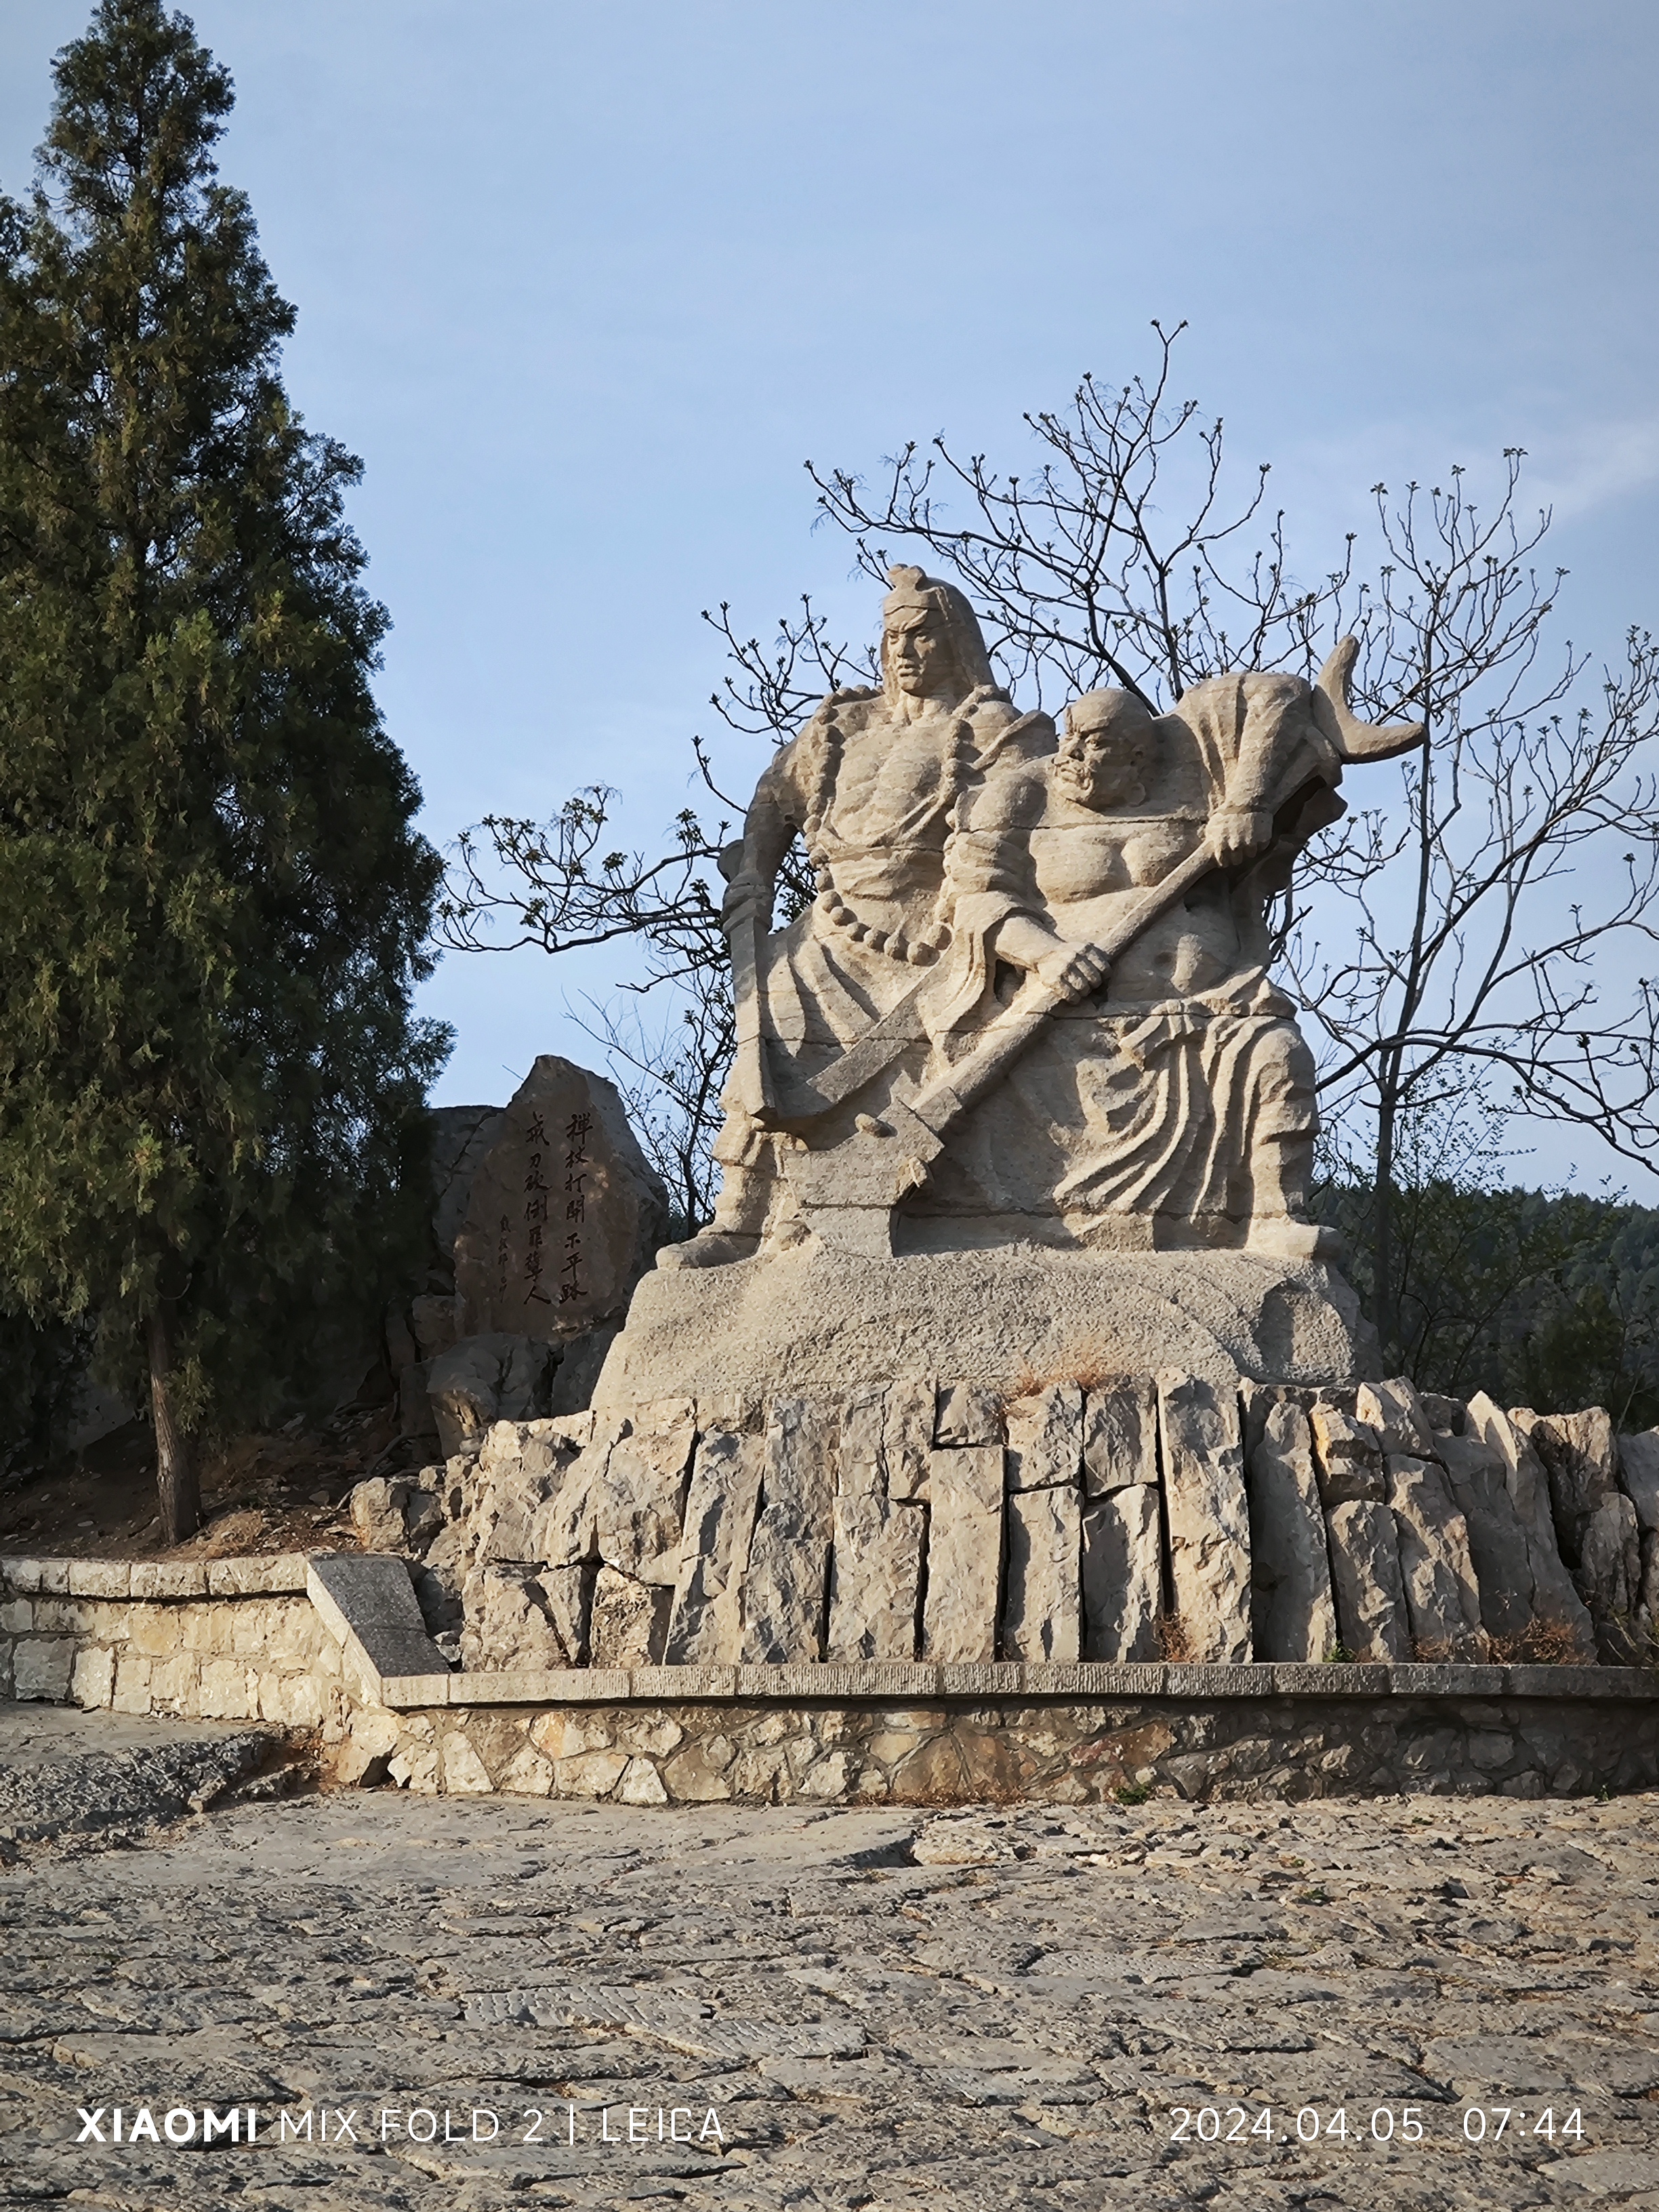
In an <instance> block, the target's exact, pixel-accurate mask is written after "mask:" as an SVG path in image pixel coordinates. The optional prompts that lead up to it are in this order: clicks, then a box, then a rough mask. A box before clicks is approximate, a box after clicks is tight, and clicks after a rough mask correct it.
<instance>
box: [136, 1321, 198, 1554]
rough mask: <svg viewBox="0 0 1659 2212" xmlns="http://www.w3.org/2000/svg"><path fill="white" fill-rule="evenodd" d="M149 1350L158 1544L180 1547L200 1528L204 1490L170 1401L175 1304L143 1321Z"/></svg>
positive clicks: (191, 1449)
mask: <svg viewBox="0 0 1659 2212" xmlns="http://www.w3.org/2000/svg"><path fill="white" fill-rule="evenodd" d="M144 1333H145V1336H146V1338H147V1340H148V1342H149V1401H150V1406H151V1409H152V1411H153V1412H154V1414H155V1488H156V1494H157V1496H158V1497H159V1498H160V1500H161V1541H162V1542H163V1543H164V1544H182V1543H183V1542H184V1541H185V1539H186V1537H189V1536H193V1535H194V1534H196V1531H197V1528H200V1526H201V1525H202V1487H201V1482H200V1479H199V1477H198V1476H197V1470H196V1449H195V1446H194V1444H193V1443H191V1439H190V1437H187V1436H186V1435H185V1431H184V1430H183V1429H182V1428H181V1427H180V1426H179V1417H178V1413H177V1412H176V1411H175V1409H174V1407H173V1301H172V1299H171V1298H160V1299H158V1300H157V1301H156V1303H155V1305H154V1306H153V1307H152V1308H151V1310H150V1311H149V1314H148V1315H147V1316H145V1320H144Z"/></svg>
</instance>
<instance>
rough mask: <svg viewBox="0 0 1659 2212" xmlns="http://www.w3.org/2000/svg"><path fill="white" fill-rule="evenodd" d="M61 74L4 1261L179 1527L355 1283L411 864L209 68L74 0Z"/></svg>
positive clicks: (0, 614)
mask: <svg viewBox="0 0 1659 2212" xmlns="http://www.w3.org/2000/svg"><path fill="white" fill-rule="evenodd" d="M55 77H56V83H57V99H56V102H55V105H54V108H53V112H52V120H51V125H50V129H49V131H48V135H47V137H46V144H45V145H44V147H43V148H42V149H41V151H40V173H39V178H38V181H37V184H36V186H35V189H34V191H33V197H32V199H31V200H30V202H29V203H28V204H27V205H25V204H19V203H17V202H15V201H12V200H4V201H0V1273H3V1276H4V1278H5V1279H6V1294H7V1296H8V1297H9V1298H10V1299H11V1300H12V1301H13V1303H14V1304H18V1305H21V1307H22V1308H23V1309H24V1310H26V1311H27V1312H28V1313H29V1314H31V1315H32V1316H35V1317H37V1318H41V1319H46V1318H51V1317H54V1316H59V1317H73V1316H78V1315H86V1314H95V1315H96V1316H97V1318H98V1322H99V1326H100V1345H101V1354H102V1366H103V1370H104V1371H105V1372H106V1374H107V1375H110V1376H112V1377H114V1376H124V1377H125V1379H126V1380H127V1381H128V1382H129V1383H130V1384H131V1386H132V1387H134V1388H135V1389H136V1388H137V1387H138V1384H139V1378H140V1377H141V1376H143V1374H144V1373H145V1372H146V1370H147V1373H148V1381H149V1395H150V1402H151V1405H152V1407H153V1410H154V1415H155V1437H156V1449H157V1474H158V1483H159V1488H160V1492H161V1522H162V1527H163V1530H164V1533H165V1535H166V1537H167V1541H171V1542H176V1541H179V1540H180V1538H182V1537H183V1536H185V1535H186V1534H189V1533H190V1531H191V1529H192V1528H194V1527H195V1526H196V1525H197V1520H198V1518H199V1502H198V1488H197V1468H196V1461H197V1452H196V1439H197V1437H199V1436H200V1435H201V1434H202V1433H203V1432H204V1430H205V1429H206V1428H207V1426H208V1425H210V1423H212V1422H214V1421H215V1420H220V1419H226V1418H228V1417H229V1416H230V1415H231V1414H233V1413H245V1412H246V1411H248V1410H252V1409H253V1402H254V1401H257V1400H258V1395H259V1389H260V1385H261V1383H267V1382H269V1381H270V1378H272V1377H274V1376H280V1375H281V1374H282V1373H283V1362H284V1360H285V1359H288V1358H292V1357H293V1356H295V1348H296V1346H299V1345H301V1343H302V1342H303V1337H304V1331H305V1327H306V1323H307V1317H310V1318H311V1319H313V1320H314V1319H315V1317H316V1315H317V1313H318V1310H319V1305H320V1304H322V1303H323V1302H324V1301H325V1299H326V1298H327V1297H329V1296H330V1295H331V1293H337V1291H339V1290H340V1289H341V1288H342V1287H343V1286H344V1285H349V1284H356V1285H360V1286H361V1290H362V1294H363V1296H364V1297H374V1296H376V1295H377V1294H378V1292H379V1290H380V1282H379V1281H377V1279H376V1277H377V1273H380V1271H381V1269H382V1267H383V1264H384V1262H385V1260H386V1245H387V1237H388V1234H389V1229H388V1225H390V1224H393V1223H395V1222H396V1221H397V1219H398V1204H399V1200H398V1194H399V1192H400V1191H401V1192H406V1193H407V1194H409V1203H410V1204H412V1203H413V1202H414V1200H415V1195H416V1181H417V1180H418V1178H417V1177H416V1176H414V1175H413V1174H412V1172H411V1170H412V1169H413V1167H414V1165H415V1164H416V1154H417V1153H418V1152H419V1149H420V1146H421V1145H422V1141H423V1139H422V1133H421V1132H422V1121H423V1117H422V1113H421V1107H422V1101H423V1097H424V1092H425V1088H426V1085H427V1084H428V1082H429V1080H430V1079H431V1077H432V1076H433V1075H434V1074H435V1072H436V1070H437V1068H438V1067H439V1066H441V1062H442V1059H443V1056H444V1053H445V1051H446V1049H447V1035H446V1033H444V1032H443V1031H441V1030H438V1029H436V1028H435V1027H434V1026H433V1025H431V1024H422V1023H420V1022H417V1021H416V1020H415V1019H414V1018H412V1016H411V1012H410V992H411V987H412V985H413V984H414V982H415V981H418V980H419V979H420V978H421V977H422V976H423V975H426V974H427V973H428V972H429V965H430V963H429V962H428V960H427V959H426V957H424V956H423V953H422V946H423V944H424V942H425V939H426V933H427V929H428V922H429V920H430V915H431V910H432V904H433V900H434V897H435V892H436V889H437V885H438V881H439V877H440V873H441V868H440V863H439V860H438V859H437V856H436V854H435V853H434V852H433V851H432V849H431V848H430V847H429V846H428V845H427V844H426V843H425V842H424V841H423V840H422V838H421V837H419V836H417V835H416V833H415V832H414V830H413V829H412V828H411V826H410V825H411V819H412V817H413V815H414V813H415V811H416V806H417V804H418V799H419V793H418V792H417V789H416V785H415V783H414V781H413V779H412V777H411V776H410V773H409V770H408V769H407V766H406V764H405V763H404V760H403V758H402V756H401V755H400V754H399V753H398V750H397V748H396V747H395V746H394V745H393V744H392V742H391V740H390V739H389V738H387V736H386V733H385V732H384V730H383V728H382V727H381V725H380V718H379V714H378V712H377V709H376V708H375V704H374V698H373V695H372V692H371V689H370V678H371V673H372V671H374V668H375V667H376V666H377V665H378V648H379V642H380V638H381V636H382V634H383V632H384V629H385V628H386V615H385V612H384V611H383V610H382V609H381V608H380V607H379V606H378V605H375V604H374V602H373V601H372V600H371V599H369V598H368V595H367V593H366V592H365V591H364V590H363V588H362V583H361V580H360V579H361V575H362V568H363V562H364V555H363V552H362V547H361V546H360V545H359V544H358V542H357V540H356V538H355V536H354V535H353V534H352V532H350V530H349V528H348V527H347V526H346V524H345V522H344V520H343V495H344V494H345V491H346V489H347V488H348V487H349V486H350V485H351V484H353V483H356V481H357V479H358V477H359V476H360V474H361V464H360V463H359V462H358V461H357V460H356V459H354V458H353V456H351V455H350V454H349V453H345V452H344V451H343V449H342V448H341V447H339V446H337V445H336V444H334V443H333V442H332V441H329V440H327V439H325V438H320V437H317V436H314V435H309V434H307V431H306V430H305V429H304V428H303V426H302V424H301V422H300V420H299V418H298V417H297V416H295V413H294V411H293V410H292V409H291V408H290V406H289V402H288V399H287V398H286V396H285V394H284V392H283V386H282V383H281V380H280V377H279V373H278V371H279V349H280V345H281V342H282V340H283V337H285V336H286V335H287V333H288V332H289V331H290V330H291V329H292V327H293V324H294V311H293V309H292V308H291V307H289V305H288V304H287V303H286V301H283V299H282V298H281V297H280V296H279V295H278V294H277V292H276V289H275V287H274V285H273V283H272V282H271V279H270V273H269V271H268V270H267V269H266V267H265V264H264V261H263V259H262V258H261V257H260V254H259V252H258V246H257V244H256V233H255V228H254V224H253V221H252V215H251V212H250V210H249V207H248V204H247V201H246V198H245V197H244V196H243V195H242V194H241V193H240V192H238V191H232V190H231V189H229V188H228V187H227V186H226V185H222V184H221V183H220V182H218V181H217V176H216V166H215V162H214V160H213V149H214V146H215V143H216V141H217V139H218V138H219V137H220V136H221V135H222V131H223V130H224V127H225V118H226V117H227V116H228V113H229V112H230V108H231V105H232V97H233V95H232V89H231V83H230V79H229V77H228V75H227V73H226V72H225V71H224V70H222V69H221V68H220V67H219V66H217V65H216V64H215V62H214V61H213V58H212V57H211V56H210V54H209V53H208V52H207V51H206V50H205V49H204V47H203V46H201V45H200V44H198V42H197V39H196V37H195V35H194V32H193V29H192V27H191V24H190V22H189V21H187V20H186V19H185V17H184V16H183V15H179V14H176V13H173V12H171V11H169V10H168V9H167V8H166V7H164V6H163V5H161V0H101V4H100V6H99V7H98V9H97V10H96V12H95V14H94V18H93V21H92V23H91V25H90V26H89V27H88V33H87V34H86V35H85V36H84V37H83V38H82V39H80V40H76V42H75V43H74V44H72V45H71V46H68V47H66V48H65V49H64V52H62V53H61V54H60V55H59V56H58V58H57V62H56V64H55ZM404 1218H407V1217H406V1215H405V1217H404Z"/></svg>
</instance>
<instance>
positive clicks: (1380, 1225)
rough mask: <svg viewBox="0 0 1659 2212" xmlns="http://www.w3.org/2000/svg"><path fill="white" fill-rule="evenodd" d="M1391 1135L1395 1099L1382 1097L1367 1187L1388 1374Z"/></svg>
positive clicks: (1391, 1341)
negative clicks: (1373, 1171) (1370, 1184)
mask: <svg viewBox="0 0 1659 2212" xmlns="http://www.w3.org/2000/svg"><path fill="white" fill-rule="evenodd" d="M1394 1139H1395V1102H1394V1100H1393V1099H1392V1097H1385V1098H1384V1100H1383V1105H1382V1108H1381V1110H1380V1111H1379V1112H1378V1115H1377V1117H1376V1182H1375V1184H1374V1186H1373V1188H1372V1191H1371V1207H1372V1213H1371V1267H1372V1286H1371V1298H1372V1303H1373V1304H1374V1305H1375V1306H1376V1334H1377V1338H1378V1340H1379V1342H1380V1343H1381V1346H1382V1350H1383V1372H1384V1373H1385V1374H1389V1375H1391V1374H1393V1373H1394V1371H1395V1367H1396V1366H1397V1365H1398V1364H1399V1363H1398V1361H1397V1360H1396V1358H1395V1336H1396V1335H1397V1334H1398V1333H1399V1332H1398V1326H1397V1322H1396V1317H1395V1295H1394Z"/></svg>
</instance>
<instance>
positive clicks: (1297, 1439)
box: [1245, 1399, 1337, 1663]
mask: <svg viewBox="0 0 1659 2212" xmlns="http://www.w3.org/2000/svg"><path fill="white" fill-rule="evenodd" d="M1252 1411H1253V1413H1255V1412H1257V1411H1260V1413H1261V1415H1262V1418H1261V1422H1260V1432H1259V1434H1258V1435H1257V1437H1256V1438H1255V1443H1254V1445H1253V1447H1252V1449H1251V1452H1250V1456H1249V1464H1248V1467H1247V1468H1246V1473H1245V1486H1246V1489H1247V1491H1248V1492H1249V1508H1250V1624H1251V1637H1252V1642H1253V1645H1254V1649H1255V1656H1256V1657H1257V1658H1258V1659H1279V1660H1290V1661H1294V1662H1304V1663H1305V1662H1309V1661H1316V1660H1321V1659H1323V1658H1324V1657H1325V1656H1326V1654H1327V1653H1328V1651H1329V1650H1331V1648H1332V1647H1333V1645H1334V1644H1335V1643H1336V1641H1337V1632H1336V1606H1335V1601H1334V1598H1333V1597H1332V1595H1331V1567H1330V1556H1329V1553H1328V1549H1327V1547H1326V1541H1325V1516H1324V1514H1323V1512H1322V1510H1321V1507H1320V1502H1319V1479H1318V1473H1317V1470H1316V1466H1315V1463H1314V1448H1313V1432H1312V1430H1311V1428H1310V1425H1309V1420H1308V1415H1307V1413H1306V1411H1305V1410H1304V1408H1303V1407H1301V1406H1299V1405H1297V1403H1296V1401H1294V1400H1293V1399H1280V1400H1279V1402H1278V1403H1277V1404H1273V1405H1268V1406H1266V1407H1257V1408H1253V1409H1252ZM1251 1426H1252V1429H1253V1430H1254V1429H1255V1428H1256V1427H1257V1424H1256V1422H1255V1420H1254V1419H1253V1420H1252V1423H1251Z"/></svg>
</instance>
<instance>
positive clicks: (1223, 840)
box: [1210, 806, 1273, 860]
mask: <svg viewBox="0 0 1659 2212" xmlns="http://www.w3.org/2000/svg"><path fill="white" fill-rule="evenodd" d="M1272 843H1273V816H1272V815H1271V814H1266V813H1261V812H1250V813H1247V812H1245V811H1242V810H1241V809H1239V808H1237V807H1231V806H1223V807H1219V808H1218V809H1217V811H1216V812H1215V813H1213V814H1212V816H1211V817H1210V849H1211V851H1212V853H1213V854H1215V856H1216V858H1217V860H1255V856H1256V854H1258V853H1265V852H1266V851H1267V848H1268V846H1269V845H1271V844H1272Z"/></svg>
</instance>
